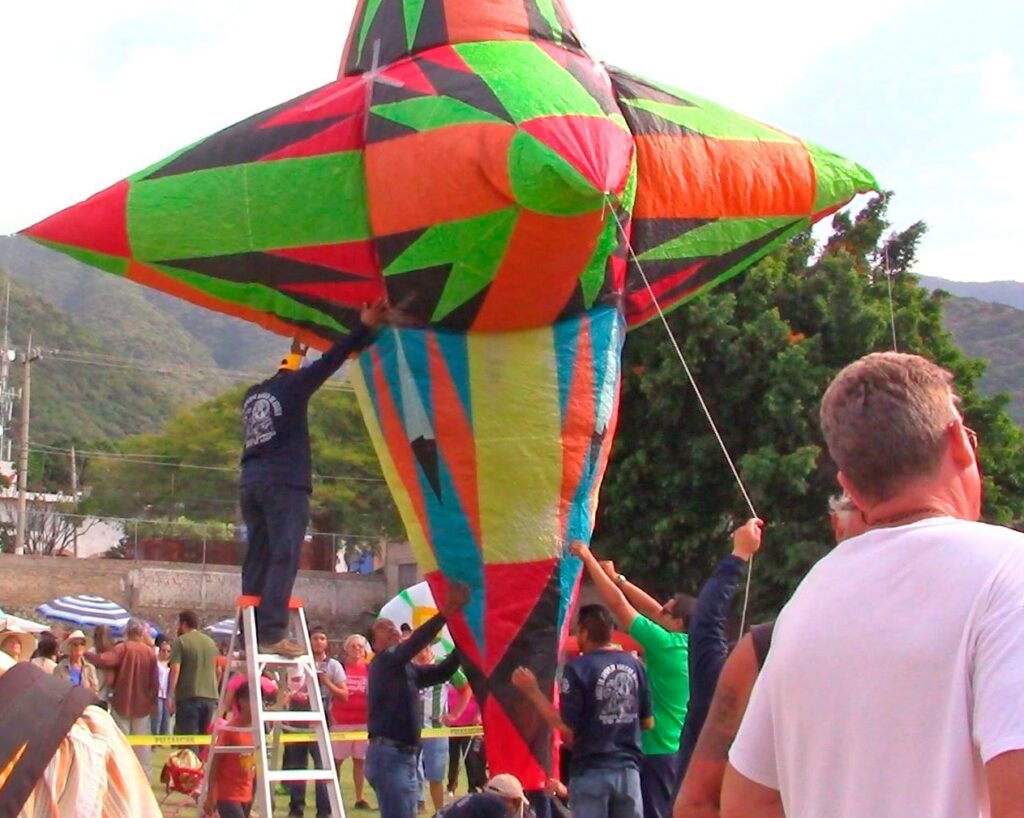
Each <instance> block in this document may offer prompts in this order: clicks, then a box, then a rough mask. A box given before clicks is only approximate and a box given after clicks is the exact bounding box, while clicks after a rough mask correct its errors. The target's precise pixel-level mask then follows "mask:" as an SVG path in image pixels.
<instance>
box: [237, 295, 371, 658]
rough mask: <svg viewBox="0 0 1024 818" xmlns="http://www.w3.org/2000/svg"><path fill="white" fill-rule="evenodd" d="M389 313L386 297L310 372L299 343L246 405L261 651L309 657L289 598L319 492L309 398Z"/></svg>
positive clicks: (249, 515) (247, 489)
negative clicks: (291, 629) (293, 635)
mask: <svg viewBox="0 0 1024 818" xmlns="http://www.w3.org/2000/svg"><path fill="white" fill-rule="evenodd" d="M388 312H389V308H388V303H387V301H386V300H385V299H380V300H379V301H377V302H375V303H374V304H372V305H371V306H367V307H365V308H364V309H363V311H362V313H361V314H360V316H359V318H360V321H361V324H360V326H359V327H358V328H357V329H356V330H355V331H354V332H352V333H351V334H349V335H347V336H345V337H344V338H342V339H341V340H340V341H338V342H337V343H336V344H335V345H334V346H332V347H331V348H330V349H329V350H328V351H327V352H325V353H324V354H323V355H322V356H321V357H320V359H319V360H317V361H315V362H314V363H312V364H310V365H309V366H306V367H303V366H302V358H303V355H304V354H305V350H304V348H303V347H302V346H301V345H300V344H298V343H294V344H292V352H291V354H290V355H288V356H287V357H286V358H285V359H284V360H283V361H282V362H281V365H280V366H279V367H278V370H277V373H276V374H275V375H274V376H273V377H271V378H268V379H267V380H265V381H263V382H262V383H258V384H255V385H254V386H251V387H250V388H249V389H248V391H246V393H245V397H244V398H243V400H242V420H243V423H244V428H245V449H244V451H243V452H242V479H241V507H242V517H243V519H244V520H245V526H246V536H247V538H248V545H249V548H248V551H247V553H246V555H245V563H244V564H243V566H242V593H243V594H245V595H252V596H258V597H260V604H259V607H258V608H257V609H256V630H257V637H258V640H259V651H260V653H271V654H277V655H279V656H285V657H296V656H301V655H302V654H303V653H304V649H303V647H302V645H300V644H299V643H298V642H296V641H295V640H293V639H289V638H287V633H288V600H289V598H290V597H291V593H292V586H293V585H294V584H295V575H296V574H297V573H298V570H299V555H300V553H301V551H302V543H303V540H304V539H305V536H306V526H307V525H308V524H309V495H310V494H311V493H312V491H313V484H312V472H313V466H312V455H311V452H310V445H309V425H308V420H307V410H308V407H309V399H310V398H311V397H312V396H313V393H314V392H316V390H317V389H319V388H320V387H321V386H322V385H323V384H324V382H325V381H326V380H327V379H328V378H329V377H331V375H333V374H334V373H335V372H337V371H338V369H339V368H340V367H341V365H342V364H343V363H345V361H346V359H347V358H348V357H349V355H351V354H352V353H354V352H359V351H361V350H362V349H364V348H365V347H367V346H368V345H369V344H370V343H371V342H372V340H373V335H372V334H373V331H374V330H375V329H376V328H377V327H379V326H380V325H381V324H382V323H384V321H385V320H386V319H387V317H388Z"/></svg>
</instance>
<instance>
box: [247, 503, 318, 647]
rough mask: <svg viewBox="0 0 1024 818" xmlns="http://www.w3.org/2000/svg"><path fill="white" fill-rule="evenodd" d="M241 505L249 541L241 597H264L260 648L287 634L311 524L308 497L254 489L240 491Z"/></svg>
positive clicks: (259, 612) (260, 612)
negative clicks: (297, 575) (303, 550)
mask: <svg viewBox="0 0 1024 818" xmlns="http://www.w3.org/2000/svg"><path fill="white" fill-rule="evenodd" d="M240 503H241V507H242V518H243V519H244V520H245V528H246V532H247V533H248V538H249V548H248V550H247V551H246V552H245V562H244V563H243V564H242V593H243V594H246V595H252V596H258V597H260V604H259V607H258V608H257V609H256V632H257V635H258V638H259V641H260V642H262V643H265V644H269V643H273V642H277V641H278V640H279V639H283V638H284V636H285V635H286V634H287V633H288V600H289V598H290V597H291V595H292V588H293V587H294V585H295V575H296V574H298V573H299V556H300V554H301V553H302V542H303V540H304V539H305V536H306V526H307V525H308V524H309V492H308V491H306V490H305V489H303V488H297V487H295V486H281V485H276V484H273V483H255V484H253V485H247V486H242V489H241V495H240Z"/></svg>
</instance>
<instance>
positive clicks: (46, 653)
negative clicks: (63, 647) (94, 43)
mask: <svg viewBox="0 0 1024 818" xmlns="http://www.w3.org/2000/svg"><path fill="white" fill-rule="evenodd" d="M58 647H59V646H58V644H57V637H56V636H54V635H53V634H52V633H50V632H49V631H44V632H43V633H41V634H39V645H38V646H37V647H36V655H35V656H33V657H32V664H33V665H35V666H36V667H38V668H39V669H40V670H42V671H43V672H44V673H53V671H54V670H56V669H57V660H58V659H59V658H60V656H59V652H58V650H57V648H58Z"/></svg>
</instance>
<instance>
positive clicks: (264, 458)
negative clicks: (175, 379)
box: [241, 324, 371, 491]
mask: <svg viewBox="0 0 1024 818" xmlns="http://www.w3.org/2000/svg"><path fill="white" fill-rule="evenodd" d="M370 340H371V332H370V329H369V327H366V326H364V325H363V324H360V325H359V327H358V328H357V329H356V330H354V331H353V332H352V333H350V334H349V335H346V336H345V337H344V338H342V339H341V340H340V341H338V342H337V343H336V344H335V345H334V346H332V347H331V348H330V349H329V350H327V352H325V353H324V354H323V355H321V356H320V358H319V359H318V360H316V361H314V362H313V363H312V364H310V365H309V366H307V367H303V368H302V369H299V370H297V371H294V372H290V371H287V370H282V371H280V372H278V373H277V374H276V375H274V376H273V377H272V378H268V379H267V380H265V381H263V382H262V383H258V384H256V385H255V386H251V387H249V389H248V390H247V391H246V393H245V397H244V398H243V399H242V423H243V425H244V435H245V437H244V445H245V448H244V450H243V451H242V480H241V483H242V485H243V486H247V485H253V484H255V483H273V484H275V485H285V486H294V487H295V488H302V489H305V490H306V491H312V490H313V482H312V479H313V458H312V455H311V453H310V447H309V423H308V420H307V418H306V415H307V410H308V407H309V399H310V398H311V397H313V393H314V392H316V390H317V389H319V388H320V387H321V386H323V384H324V382H325V381H326V380H327V379H328V378H329V377H331V375H333V374H334V373H335V372H337V371H338V370H339V369H340V368H341V365H342V364H343V363H345V360H346V359H347V358H348V356H349V355H351V354H352V353H353V352H357V351H359V350H361V349H363V348H364V347H366V346H368V345H369V343H370Z"/></svg>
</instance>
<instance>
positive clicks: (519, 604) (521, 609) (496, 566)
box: [482, 559, 558, 676]
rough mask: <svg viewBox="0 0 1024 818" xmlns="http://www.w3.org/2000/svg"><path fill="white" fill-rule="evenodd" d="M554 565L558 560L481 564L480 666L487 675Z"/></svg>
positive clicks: (490, 672) (501, 654) (526, 614)
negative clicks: (482, 650) (482, 647)
mask: <svg viewBox="0 0 1024 818" xmlns="http://www.w3.org/2000/svg"><path fill="white" fill-rule="evenodd" d="M557 565H558V560H554V559H550V560H540V561H537V562H513V563H508V564H502V563H489V564H485V565H484V588H485V594H486V596H485V598H484V605H485V608H484V610H485V612H486V616H485V619H484V641H485V643H486V645H487V651H486V656H484V663H483V665H482V669H483V671H484V673H486V674H487V675H488V676H489V675H491V674H492V673H493V672H494V668H495V667H497V665H498V663H499V662H500V661H501V660H502V658H503V657H504V655H505V651H506V650H507V649H508V647H509V645H511V644H512V640H513V639H515V638H516V637H517V636H518V635H519V631H520V630H522V627H523V625H524V624H525V623H526V620H527V619H528V618H529V616H530V614H531V613H532V612H533V609H534V607H535V606H536V605H537V601H538V600H539V599H540V595H541V593H542V592H543V591H544V589H545V588H546V587H547V584H548V582H549V581H550V580H551V574H552V573H553V572H554V570H555V568H556V567H557ZM491 588H495V589H500V593H494V594H491V593H488V591H489V590H490V589H491Z"/></svg>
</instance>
